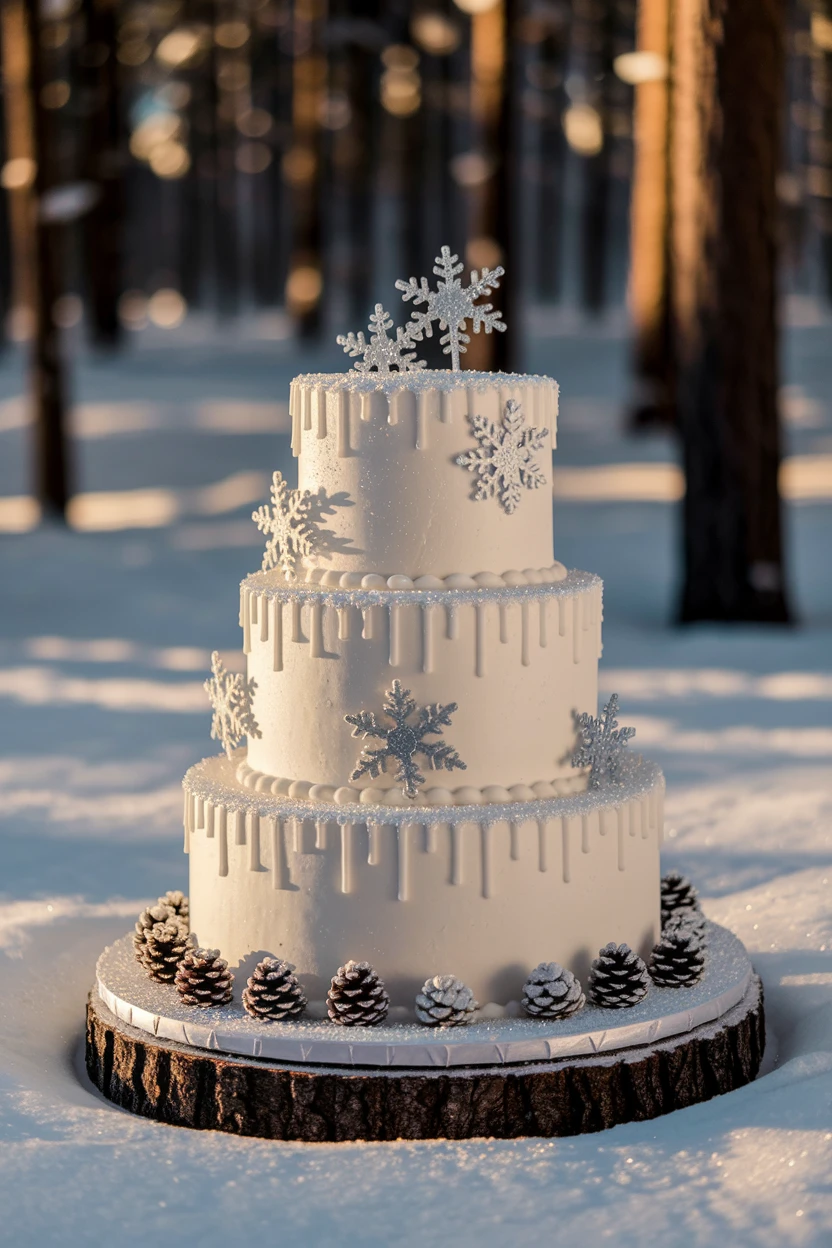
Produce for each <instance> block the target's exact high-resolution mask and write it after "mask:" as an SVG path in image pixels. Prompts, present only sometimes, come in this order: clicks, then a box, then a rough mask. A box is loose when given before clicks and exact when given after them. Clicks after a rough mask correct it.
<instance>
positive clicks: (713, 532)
mask: <svg viewBox="0 0 832 1248" xmlns="http://www.w3.org/2000/svg"><path fill="white" fill-rule="evenodd" d="M674 58H675V63H674V71H673V72H674V80H673V91H674V119H673V157H672V160H673V168H672V176H673V226H672V231H673V268H674V326H675V333H676V335H677V343H678V362H679V369H680V374H679V385H678V417H679V429H680V434H681V439H682V447H683V459H684V469H685V477H686V482H687V491H686V495H685V502H684V588H683V592H682V598H681V605H680V617H681V620H682V621H683V622H690V621H696V620H723V621H745V620H754V621H760V622H781V623H782V622H785V621H787V620H788V608H787V603H786V595H785V590H784V585H783V559H782V544H781V525H780V499H779V494H778V482H777V479H778V469H779V464H780V445H779V429H778V413H777V385H778V359H777V354H778V349H777V348H778V343H777V324H776V309H775V296H776V290H775V284H776V269H777V230H778V213H777V198H776V190H775V181H776V175H777V169H778V155H779V128H780V112H781V104H782V84H783V71H784V29H783V5H782V0H731V3H726V0H677V2H676V15H675V29H674Z"/></svg>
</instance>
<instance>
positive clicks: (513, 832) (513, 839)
mask: <svg viewBox="0 0 832 1248" xmlns="http://www.w3.org/2000/svg"><path fill="white" fill-rule="evenodd" d="M508 831H509V857H510V858H511V860H512V862H519V861H520V824H519V823H514V822H513V821H512V822H511V823H510V824H509V825H508Z"/></svg>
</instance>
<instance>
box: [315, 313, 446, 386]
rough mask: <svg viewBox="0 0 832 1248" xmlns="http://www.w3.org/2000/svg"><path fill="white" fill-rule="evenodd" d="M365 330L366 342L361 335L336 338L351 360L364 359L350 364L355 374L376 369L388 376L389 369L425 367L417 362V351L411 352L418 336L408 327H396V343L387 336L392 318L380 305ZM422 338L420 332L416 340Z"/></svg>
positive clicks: (416, 369)
mask: <svg viewBox="0 0 832 1248" xmlns="http://www.w3.org/2000/svg"><path fill="white" fill-rule="evenodd" d="M368 328H369V329H370V341H369V342H367V339H366V338H365V337H364V334H363V332H359V333H357V334H339V335H338V337H337V338H336V339H335V341H336V342H337V343H338V345H339V347H343V348H344V350H345V351H346V353H347V355H349V356H350V358H351V359H355V358H356V357H357V356H359V355H360V356H362V357H363V358H362V360H361V361H360V363H358V364H354V365H353V368H355V370H356V372H358V373H369V372H370V371H371V370H372V369H374V368H375V369H376V370H377V371H378V372H379V373H389V372H390V370H391V369H393V368H396V369H398V370H399V372H401V373H405V372H410V373H415V372H418V371H419V369H422V368H424V367H425V361H424V360H417V359H416V352H415V351H413V350H411V348H412V346H413V343H414V341H416V340H417V336H416V335H415V334H414V332H413V329H412V327H411V326H410V325H408V326H406V327H405V328H404V329H402V328H401V326H399V328H398V329H397V330H396V338H395V341H394V340H393V339H392V338H389V337H388V335H387V331H388V329H392V328H393V318H392V316H390V314H389V313H388V312H385V311H384V308H383V307H382V306H381V304H380V303H377V304H376V310H375V312H373V314H372V316H371V317H370V324H369V327H368ZM421 337H422V335H421V333H419V334H418V340H419V341H421Z"/></svg>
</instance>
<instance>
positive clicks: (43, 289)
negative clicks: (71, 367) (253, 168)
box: [4, 0, 69, 518]
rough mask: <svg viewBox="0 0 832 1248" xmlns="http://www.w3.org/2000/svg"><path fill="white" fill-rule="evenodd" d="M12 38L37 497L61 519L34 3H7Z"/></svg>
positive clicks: (59, 399) (56, 364)
mask: <svg viewBox="0 0 832 1248" xmlns="http://www.w3.org/2000/svg"><path fill="white" fill-rule="evenodd" d="M9 34H11V37H12V38H13V39H14V40H15V41H16V43H17V44H18V46H17V47H16V48H14V49H12V54H13V55H15V56H16V57H18V58H19V69H20V77H19V87H18V89H19V91H20V93H21V106H20V108H19V110H18V113H17V116H16V118H15V123H14V124H16V125H18V126H19V127H21V129H25V127H26V126H27V125H28V126H29V128H30V129H29V135H28V136H26V135H25V134H20V135H18V136H17V141H18V142H19V143H20V150H21V153H22V152H23V150H24V149H26V148H28V150H29V152H30V153H31V155H30V159H31V160H32V161H34V183H33V186H32V192H33V193H32V194H29V195H27V196H26V199H25V201H24V202H25V204H26V212H27V215H28V222H25V223H24V225H28V228H26V229H25V239H24V246H25V248H26V253H27V258H28V263H29V264H30V266H31V274H30V277H29V278H28V279H24V280H25V286H26V287H28V294H29V297H30V298H31V300H32V303H31V310H32V313H33V337H32V345H31V357H30V386H31V399H32V403H33V406H34V416H35V425H34V434H35V480H36V492H37V497H38V500H39V502H40V504H41V507H42V509H43V511H44V513H45V514H48V515H52V516H57V517H61V518H63V517H64V516H65V514H66V507H67V503H68V501H69V465H68V460H69V454H68V448H67V434H66V398H65V380H64V366H63V360H62V357H61V342H60V330H59V328H58V326H57V325H56V324H55V321H54V318H53V309H54V306H55V301H56V299H57V298H58V296H59V295H60V294H61V293H62V286H61V264H60V249H59V248H60V243H61V241H62V240H61V237H60V228H61V227H60V226H59V225H49V224H48V223H47V222H46V221H44V220H43V219H42V217H41V215H40V213H39V206H40V203H41V200H42V197H43V195H44V193H45V192H46V191H47V190H48V189H49V186H50V177H49V169H50V163H51V161H50V158H51V152H50V142H49V140H50V134H49V126H48V114H47V111H46V110H45V109H44V108H43V107H42V105H41V88H42V86H43V82H42V73H41V61H40V21H39V6H38V3H37V0H22V3H19V0H7V7H6V13H5V22H4V36H6V35H9ZM21 232H23V231H21Z"/></svg>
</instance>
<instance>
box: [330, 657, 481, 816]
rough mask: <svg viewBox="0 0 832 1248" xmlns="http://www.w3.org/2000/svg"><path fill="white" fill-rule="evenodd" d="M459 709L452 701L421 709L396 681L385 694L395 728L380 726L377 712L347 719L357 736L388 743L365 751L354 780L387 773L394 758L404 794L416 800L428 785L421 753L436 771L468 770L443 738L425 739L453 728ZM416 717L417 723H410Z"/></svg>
mask: <svg viewBox="0 0 832 1248" xmlns="http://www.w3.org/2000/svg"><path fill="white" fill-rule="evenodd" d="M456 709H457V704H456V702H449V703H448V704H447V706H442V705H441V703H439V702H434V703H432V704H431V705H430V706H423V707H419V708H418V709H417V706H416V702H415V701H414V699H413V698H412V697H411V696H410V690H409V689H403V688H402V684H401V681H399V680H394V681H393V688H392V689H389V690H388V691H387V693H386V694H385V702H384V705H383V707H382V710H383V712H384V714H385V715H386V716H387V718H388V719H390V720H392V721H393V724H392V727H390V728H388V727H385V725H384V724H380V723H379V722H378V720H377V719H376V716H375V712H374V711H358V712H357V714H355V715H345V716H344V718H345V720H346V721H347V723H348V724H352V725H353V730H352V735H353V736H354V737H378V738H379V739H380V740H381V741H383V742H384V744H383V745H382V746H381V747H380V748H379V749H377V750H371V749H368V747H367V746H365V747H364V748H363V749H362V751H361V754H360V756H359V759H358V763H357V764H356V767H355V770H354V771H353V773H352V775H351V776H350V780H360V779H361V777H362V776H371V777H372V778H373V779H376V778H377V777H378V776H380V775H381V773H382V772H383V771H384V764H385V762H386V761H387V759H392V760H395V762H397V763H398V768H397V770H396V773H395V775H396V779H397V780H398V781H400V782H401V786H402V792H403V793H404V795H405V796H406V797H410V798H413V797H415V796H416V794H417V793H418V791H419V787H420V786H421V785H423V784H424V783H425V777H424V776H423V775H422V773H421V771H420V770H419V767H418V764H417V763H416V755H417V754H421V755H422V757H423V758H425V759H426V760H427V762H428V765H429V766H430V768H431V770H433V771H453V770H454V769H455V768H458V769H459V770H460V771H465V770H466V764H465V763H463V762H462V760H461V758H460V757H459V755H458V754H457V752H456V750H454V749H452V748H451V746H449V745H447V744H446V743H445V742H444V741H442V740H441V739H440V740H439V741H426V740H425V736H426V735H427V734H428V733H431V734H434V733H435V734H438V733H439V731H440V729H441V728H448V727H450V723H451V716H452V715H453V713H454V711H455V710H456ZM414 714H415V722H412V723H408V720H409V719H410V718H411V716H412V715H414Z"/></svg>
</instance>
